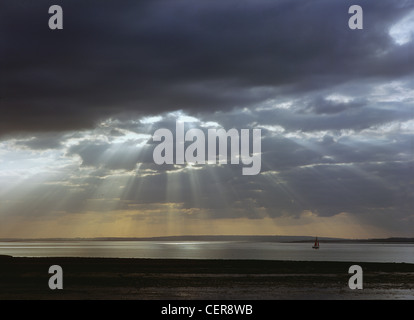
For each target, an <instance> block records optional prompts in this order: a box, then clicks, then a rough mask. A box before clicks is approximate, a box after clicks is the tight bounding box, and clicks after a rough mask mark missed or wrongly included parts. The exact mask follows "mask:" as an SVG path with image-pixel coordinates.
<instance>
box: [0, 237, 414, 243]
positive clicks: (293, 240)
mask: <svg viewBox="0 0 414 320" xmlns="http://www.w3.org/2000/svg"><path fill="white" fill-rule="evenodd" d="M318 239H319V241H320V242H324V243H408V244H411V243H412V244H414V238H406V237H390V238H373V239H346V238H331V237H318ZM314 240H315V237H311V236H277V235H267V236H254V235H253V236H243V235H218V236H217V235H201V236H194V235H189V236H166V237H95V238H3V239H0V242H23V241H39V242H42V241H59V242H60V241H254V242H283V243H303V242H304V243H311V242H313V241H314Z"/></svg>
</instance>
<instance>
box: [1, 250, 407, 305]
mask: <svg viewBox="0 0 414 320" xmlns="http://www.w3.org/2000/svg"><path fill="white" fill-rule="evenodd" d="M355 264H357V265H359V266H361V267H362V270H363V285H364V287H363V289H362V290H358V289H355V290H351V289H350V288H349V286H348V281H349V278H350V277H351V276H352V274H349V273H348V270H349V267H350V266H351V265H355ZM52 265H59V266H60V267H61V268H62V270H63V289H61V290H60V289H55V290H51V289H50V288H49V284H48V283H49V279H50V277H52V276H53V274H49V273H48V270H49V267H50V266H52ZM0 299H1V300H43V299H47V300H54V299H64V300H73V299H75V300H91V299H92V300H101V299H106V300H123V299H135V300H160V299H192V300H204V299H209V300H211V299H213V300H217V299H220V300H225V299H240V300H255V299H256V300H268V299H295V300H303V299H306V300H310V299H329V300H331V299H414V264H407V263H366V262H331V261H327V262H320V261H269V260H199V259H132V258H131V259H127V258H119V259H118V258H72V257H57V258H56V257H53V258H52V257H50V258H20V257H10V256H0Z"/></svg>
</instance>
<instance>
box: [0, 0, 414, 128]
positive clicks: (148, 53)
mask: <svg viewBox="0 0 414 320" xmlns="http://www.w3.org/2000/svg"><path fill="white" fill-rule="evenodd" d="M52 4H59V5H61V6H62V7H63V11H64V29H63V30H59V31H51V30H49V29H48V27H47V21H48V18H49V14H48V8H49V6H51V5H52ZM360 5H361V6H362V7H363V8H364V23H365V25H364V26H365V27H364V30H363V31H362V32H354V31H351V30H349V28H348V26H347V23H348V18H349V14H348V7H349V3H348V2H347V1H328V0H326V1H325V0H323V1H322V0H321V1H312V2H309V1H283V0H281V1H270V0H259V1H241V0H226V1H190V0H177V1H122V2H118V1H116V2H115V1H99V3H98V2H96V1H63V0H61V1H53V3H52V2H51V1H46V0H40V1H36V2H27V1H21V0H20V1H19V0H16V1H6V2H4V1H3V2H2V8H1V11H0V20H1V28H0V29H1V30H0V35H1V37H0V38H1V39H2V40H1V41H2V43H4V45H2V50H1V51H0V63H1V79H0V81H1V83H0V90H1V91H0V96H1V100H0V108H1V113H2V116H1V118H0V128H1V129H0V132H1V133H2V134H4V133H8V132H13V131H22V130H23V131H50V130H73V129H79V128H85V127H93V126H94V124H95V123H96V121H99V120H100V119H104V118H107V117H108V116H113V115H115V116H121V115H124V116H127V115H128V114H130V113H131V112H132V113H135V114H138V115H145V114H157V113H160V112H164V111H169V110H177V109H184V110H187V111H188V112H190V113H191V112H206V111H207V112H210V111H214V110H222V109H225V108H232V107H243V106H246V107H250V106H252V105H254V104H257V103H260V102H263V101H265V100H267V99H274V98H276V97H280V96H281V95H282V94H283V95H289V94H298V93H301V92H306V91H309V90H315V89H321V88H328V87H330V86H332V85H334V84H338V83H345V82H348V81H358V80H361V79H366V78H384V79H387V78H393V77H402V76H407V75H409V74H410V73H412V71H413V69H414V57H413V55H412V52H413V44H410V43H408V44H406V45H404V46H397V45H395V43H394V42H393V41H392V39H391V38H390V37H389V35H388V29H389V27H390V26H391V25H392V24H393V23H395V22H396V21H397V20H398V19H399V18H401V17H402V16H403V15H404V14H405V13H406V12H407V10H409V9H412V8H414V4H413V3H412V2H408V1H405V2H396V1H391V0H384V1H381V3H377V2H374V1H362V0H361V1H360ZM325 107H327V106H325ZM346 107H349V106H345V105H342V106H336V111H338V112H339V111H341V110H343V109H344V108H346ZM314 111H315V112H317V113H322V114H325V113H328V114H331V113H332V112H333V111H335V108H333V109H332V108H330V109H327V108H323V106H320V107H319V108H315V107H314Z"/></svg>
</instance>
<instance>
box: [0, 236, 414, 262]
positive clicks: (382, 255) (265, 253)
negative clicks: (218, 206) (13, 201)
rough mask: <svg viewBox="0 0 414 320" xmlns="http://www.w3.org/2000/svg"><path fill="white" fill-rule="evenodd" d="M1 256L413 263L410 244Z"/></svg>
mask: <svg viewBox="0 0 414 320" xmlns="http://www.w3.org/2000/svg"><path fill="white" fill-rule="evenodd" d="M0 255H11V256H15V257H58V256H61V257H64V256H66V257H110V258H154V259H155V258H156V259H259V260H293V261H358V262H405V263H414V244H356V243H352V244H348V243H347V244H344V243H321V247H320V249H318V250H314V249H312V244H311V243H277V242H236V241H85V240H82V241H56V242H49V241H30V242H27V241H24V242H23V241H13V242H0Z"/></svg>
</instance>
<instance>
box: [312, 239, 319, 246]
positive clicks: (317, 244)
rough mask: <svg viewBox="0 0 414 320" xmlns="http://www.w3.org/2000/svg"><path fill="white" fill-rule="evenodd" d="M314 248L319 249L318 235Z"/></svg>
mask: <svg viewBox="0 0 414 320" xmlns="http://www.w3.org/2000/svg"><path fill="white" fill-rule="evenodd" d="M312 248H313V249H319V240H318V237H316V239H315V243H314V245H313V247H312Z"/></svg>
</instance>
